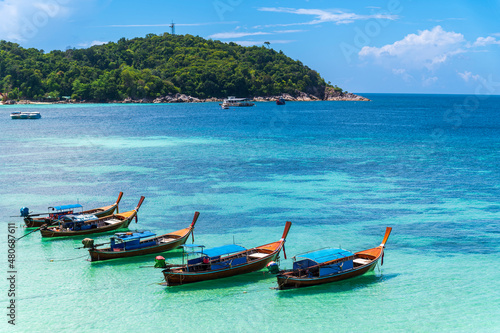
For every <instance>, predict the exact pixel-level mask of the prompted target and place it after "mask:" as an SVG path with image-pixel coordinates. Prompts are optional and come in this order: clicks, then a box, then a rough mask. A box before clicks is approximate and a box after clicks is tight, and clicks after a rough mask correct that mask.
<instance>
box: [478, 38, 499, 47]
mask: <svg viewBox="0 0 500 333" xmlns="http://www.w3.org/2000/svg"><path fill="white" fill-rule="evenodd" d="M492 44H496V45H500V40H497V39H496V38H495V37H492V36H488V37H478V38H477V39H476V41H475V42H474V43H473V44H472V47H480V46H486V45H492Z"/></svg>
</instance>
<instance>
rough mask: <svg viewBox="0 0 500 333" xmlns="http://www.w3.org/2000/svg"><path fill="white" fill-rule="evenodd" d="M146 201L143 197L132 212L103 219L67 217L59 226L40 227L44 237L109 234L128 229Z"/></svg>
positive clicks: (83, 216) (63, 218)
mask: <svg viewBox="0 0 500 333" xmlns="http://www.w3.org/2000/svg"><path fill="white" fill-rule="evenodd" d="M143 201H144V197H141V199H140V200H139V203H138V204H137V207H136V208H135V209H133V210H131V211H128V212H124V213H119V214H113V215H108V216H104V217H101V218H98V217H96V216H95V215H92V214H88V215H65V216H63V217H62V218H61V219H59V220H57V224H56V225H53V226H42V227H40V233H41V234H42V237H63V236H80V235H87V234H96V233H100V232H108V231H113V230H116V229H122V228H128V226H129V224H130V222H131V221H132V220H133V219H134V217H135V218H136V223H137V212H138V211H139V208H140V207H141V205H142V202H143Z"/></svg>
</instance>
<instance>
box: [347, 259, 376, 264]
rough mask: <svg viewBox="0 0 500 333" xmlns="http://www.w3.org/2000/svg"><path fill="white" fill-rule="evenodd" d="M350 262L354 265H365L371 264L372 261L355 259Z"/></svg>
mask: <svg viewBox="0 0 500 333" xmlns="http://www.w3.org/2000/svg"><path fill="white" fill-rule="evenodd" d="M352 262H353V263H355V264H358V265H366V264H369V263H371V262H372V261H371V260H368V259H363V258H356V259H354V260H353V261H352Z"/></svg>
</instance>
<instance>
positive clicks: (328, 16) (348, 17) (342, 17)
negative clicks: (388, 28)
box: [258, 7, 398, 27]
mask: <svg viewBox="0 0 500 333" xmlns="http://www.w3.org/2000/svg"><path fill="white" fill-rule="evenodd" d="M258 10H259V11H263V12H275V13H288V14H296V15H309V16H315V17H316V18H315V19H314V20H312V21H308V22H302V23H288V24H273V25H268V27H269V26H291V25H300V24H319V23H325V22H333V23H335V24H347V23H352V22H354V21H358V20H369V19H387V20H396V19H398V16H397V15H386V14H372V15H359V14H355V13H349V12H345V11H342V10H338V9H337V10H330V11H328V10H323V9H304V8H299V9H296V8H284V7H262V8H259V9H258Z"/></svg>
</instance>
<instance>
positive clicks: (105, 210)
mask: <svg viewBox="0 0 500 333" xmlns="http://www.w3.org/2000/svg"><path fill="white" fill-rule="evenodd" d="M122 196H123V192H120V194H119V195H118V199H117V200H116V202H115V203H114V204H112V205H109V206H104V207H100V208H95V209H89V210H85V211H83V212H81V213H79V214H93V215H95V216H96V217H104V216H108V215H113V213H114V212H115V211H117V210H118V204H119V203H120V200H121V198H122ZM55 221H57V219H56V218H50V217H37V218H31V217H25V218H24V223H25V224H26V227H27V228H39V227H41V226H43V225H44V224H46V225H47V226H50V225H52V224H54V223H55Z"/></svg>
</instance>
